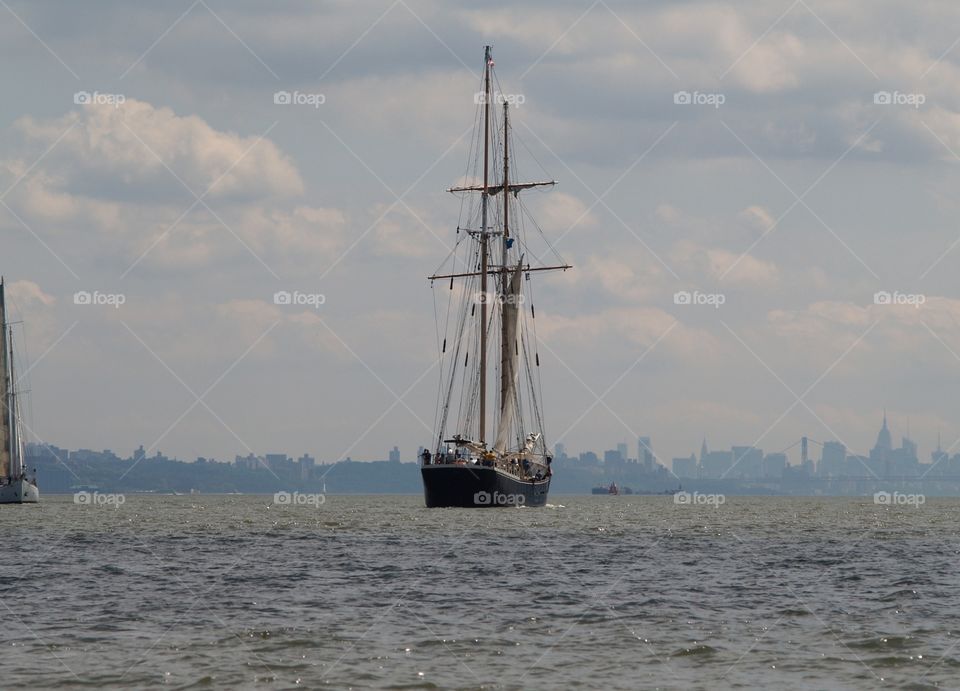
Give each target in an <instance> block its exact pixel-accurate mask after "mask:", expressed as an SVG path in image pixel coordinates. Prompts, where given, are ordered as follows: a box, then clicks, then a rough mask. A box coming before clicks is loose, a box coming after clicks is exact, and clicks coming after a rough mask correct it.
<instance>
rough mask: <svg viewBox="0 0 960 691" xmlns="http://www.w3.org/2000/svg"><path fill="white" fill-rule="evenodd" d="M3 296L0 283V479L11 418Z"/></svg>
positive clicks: (6, 464) (7, 468)
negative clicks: (0, 413)
mask: <svg viewBox="0 0 960 691" xmlns="http://www.w3.org/2000/svg"><path fill="white" fill-rule="evenodd" d="M5 297H6V296H5V295H4V287H3V283H2V282H0V412H2V415H0V477H9V475H10V422H11V420H12V418H13V416H12V415H11V411H10V392H9V391H8V390H7V384H8V382H9V371H10V363H9V362H8V361H7V358H8V357H9V352H10V350H9V348H8V346H7V303H6V300H5Z"/></svg>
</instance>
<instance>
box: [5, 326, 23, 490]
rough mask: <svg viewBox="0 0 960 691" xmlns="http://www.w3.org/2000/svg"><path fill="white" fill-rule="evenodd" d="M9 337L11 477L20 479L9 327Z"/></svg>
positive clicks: (9, 332) (11, 332) (11, 339)
mask: <svg viewBox="0 0 960 691" xmlns="http://www.w3.org/2000/svg"><path fill="white" fill-rule="evenodd" d="M4 317H6V310H4ZM7 336H8V345H9V348H10V356H9V357H8V358H7V373H8V379H7V381H8V382H9V383H8V385H7V386H8V396H9V400H10V402H9V404H8V405H7V408H8V409H9V412H10V418H9V420H10V423H9V425H10V427H9V429H10V434H9V438H10V477H11V478H14V477H19V476H20V474H21V471H22V470H23V468H22V466H23V457H22V454H21V453H20V429H19V419H18V417H17V392H16V382H14V380H13V327H12V326H8V327H7Z"/></svg>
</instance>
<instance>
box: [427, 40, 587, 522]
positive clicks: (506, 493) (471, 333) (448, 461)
mask: <svg viewBox="0 0 960 691" xmlns="http://www.w3.org/2000/svg"><path fill="white" fill-rule="evenodd" d="M481 84H482V86H481V90H480V91H479V92H477V93H476V94H475V97H474V101H475V102H476V103H477V106H478V107H477V114H476V124H477V127H476V131H475V135H474V137H473V140H472V144H471V147H470V156H469V159H468V160H469V162H468V166H467V170H466V174H465V175H464V177H463V179H462V181H461V184H459V185H457V186H455V187H451V188H450V189H449V190H448V191H449V192H452V193H454V194H456V195H459V196H460V198H461V205H460V221H459V223H458V225H457V233H456V243H455V246H454V248H453V250H452V251H451V252H450V254H449V256H448V257H447V258H446V260H445V261H444V263H443V264H442V265H441V267H440V268H439V269H438V270H437V271H435V272H434V274H433V275H432V276H430V277H429V280H430V281H431V284H432V286H433V288H434V291H435V293H434V306H435V311H436V314H437V321H438V329H437V332H438V338H437V346H438V349H439V350H440V382H441V388H440V391H439V395H438V405H437V415H436V420H435V430H436V437H435V443H432V450H431V448H430V447H427V448H426V449H424V450H423V452H422V454H421V459H420V460H421V467H420V473H421V476H422V478H423V492H424V498H425V500H426V505H427V506H428V507H464V508H466V507H495V506H543V505H545V504H546V503H547V494H548V493H549V491H550V480H551V478H552V476H553V471H552V469H551V467H550V466H551V461H552V457H551V454H550V450H549V447H548V445H547V442H546V439H545V435H544V420H543V414H542V411H541V407H540V400H541V398H542V396H541V393H542V388H541V383H540V354H539V352H538V351H537V334H536V310H535V308H534V303H533V292H532V281H531V280H530V279H531V275H532V274H534V273H537V272H543V271H557V270H559V271H565V270H567V269H569V268H571V267H570V265H569V264H567V263H566V262H564V261H563V259H562V258H561V257H560V256H559V255H558V254H557V253H556V251H555V250H554V249H553V246H552V244H551V243H550V242H549V241H547V239H546V238H545V237H544V235H543V232H542V230H541V229H540V226H539V225H537V223H536V221H535V220H534V219H533V217H532V215H531V214H530V212H529V210H528V208H527V207H526V205H525V204H524V202H523V200H522V198H521V196H520V192H522V191H525V190H533V189H535V188H540V187H551V186H553V185H555V184H556V181H554V180H544V181H540V182H522V181H519V180H517V175H516V168H517V165H516V163H515V161H514V160H513V159H512V158H511V155H512V152H513V150H514V144H515V141H514V135H513V131H512V129H511V127H510V109H511V106H512V105H516V104H519V103H522V99H518V98H517V97H516V96H511V95H508V94H504V93H503V91H502V89H500V88H499V87H500V85H499V81H498V80H497V77H496V73H495V72H494V61H493V56H492V53H491V49H490V46H487V47H486V48H485V49H484V60H483V76H482V82H481ZM534 257H535V258H536V260H534V259H531V258H534ZM545 258H546V259H545ZM554 259H555V260H556V261H554ZM438 293H441V294H445V296H438ZM441 338H442V343H441ZM491 380H492V381H491ZM491 384H493V386H491ZM491 399H492V400H491Z"/></svg>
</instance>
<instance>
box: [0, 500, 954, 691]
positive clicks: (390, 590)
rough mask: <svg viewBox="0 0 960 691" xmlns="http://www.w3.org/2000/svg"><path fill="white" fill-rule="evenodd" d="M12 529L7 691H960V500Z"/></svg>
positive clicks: (22, 523) (39, 509)
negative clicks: (886, 690)
mask: <svg viewBox="0 0 960 691" xmlns="http://www.w3.org/2000/svg"><path fill="white" fill-rule="evenodd" d="M551 501H552V502H553V503H552V505H551V506H549V507H547V508H542V509H516V508H509V509H507V508H505V509H489V510H458V509H431V510H428V509H425V508H423V504H422V498H420V497H397V496H377V497H328V498H327V499H326V502H325V503H324V504H323V505H321V506H307V505H300V506H277V505H274V503H273V497H272V496H269V497H258V496H196V497H173V496H170V497H159V496H127V497H126V503H125V504H123V505H122V506H121V507H119V508H112V507H107V506H90V505H76V504H74V503H73V499H72V497H53V496H47V497H44V498H43V503H42V504H41V505H39V506H19V507H15V506H3V507H0V534H2V535H3V541H4V543H5V544H6V545H7V550H6V551H5V553H4V555H3V558H2V560H0V602H2V608H0V612H2V613H3V623H4V626H3V632H2V643H3V650H4V655H3V660H4V663H3V673H2V681H0V685H2V687H3V688H31V689H36V688H47V687H52V686H61V687H65V688H123V689H130V688H145V687H152V686H157V685H161V684H165V685H167V686H169V687H171V688H219V687H223V688H238V687H239V688H248V687H262V688H271V689H273V688H297V687H299V688H315V687H322V686H327V687H329V688H350V687H354V688H364V687H378V688H463V689H477V688H497V689H527V688H624V689H628V688H629V689H634V688H654V687H661V688H703V689H716V688H748V687H749V688H755V687H761V688H809V689H822V688H862V689H870V688H877V687H882V686H889V687H891V688H904V687H907V688H938V687H939V688H942V687H947V688H960V647H958V643H960V637H958V632H960V560H958V549H960V540H958V535H957V526H958V525H960V501H958V500H953V499H929V500H927V502H926V504H924V505H922V506H919V507H915V506H893V507H890V506H876V505H874V503H873V501H872V498H870V499H796V498H789V499H786V498H737V497H728V498H727V501H726V503H725V504H723V505H722V506H719V507H712V506H691V505H676V504H674V503H673V500H672V498H670V497H636V496H634V497H625V496H622V497H559V496H557V497H551Z"/></svg>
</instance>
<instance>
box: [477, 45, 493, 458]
mask: <svg viewBox="0 0 960 691" xmlns="http://www.w3.org/2000/svg"><path fill="white" fill-rule="evenodd" d="M491 62H493V58H492V57H491V56H490V46H486V47H485V48H484V51H483V93H484V99H483V104H484V105H483V192H482V193H481V197H480V206H481V222H480V295H481V298H482V300H481V302H480V439H479V440H478V441H479V442H480V444H481V445H482V444H484V443H485V442H486V430H487V270H488V267H487V201H488V199H489V197H490V189H489V184H490V182H489V173H490V100H491V99H490V63H491Z"/></svg>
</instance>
